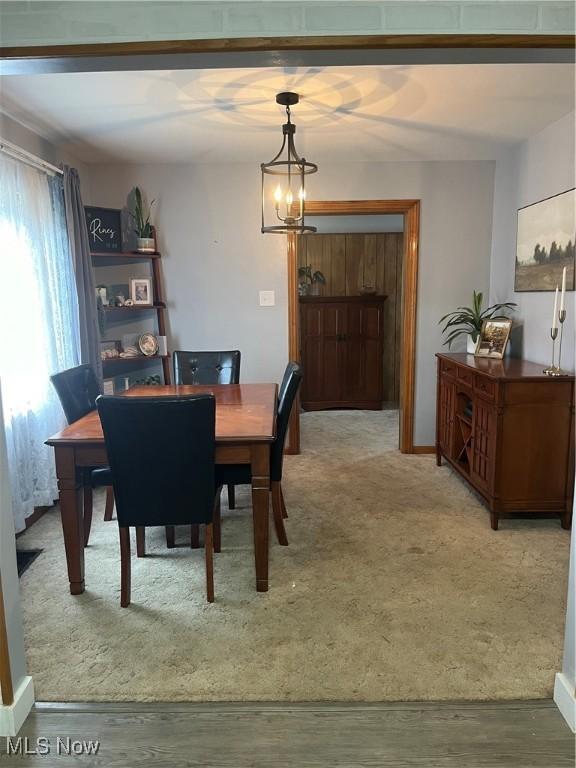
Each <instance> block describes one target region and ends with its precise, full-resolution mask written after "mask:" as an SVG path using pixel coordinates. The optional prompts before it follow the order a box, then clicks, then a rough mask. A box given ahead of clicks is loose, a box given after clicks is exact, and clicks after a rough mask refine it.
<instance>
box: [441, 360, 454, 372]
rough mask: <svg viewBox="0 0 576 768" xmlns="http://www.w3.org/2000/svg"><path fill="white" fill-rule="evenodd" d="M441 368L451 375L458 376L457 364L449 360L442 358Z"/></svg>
mask: <svg viewBox="0 0 576 768" xmlns="http://www.w3.org/2000/svg"><path fill="white" fill-rule="evenodd" d="M440 370H441V371H442V373H447V374H448V375H449V376H456V364H455V363H451V362H450V361H449V360H440Z"/></svg>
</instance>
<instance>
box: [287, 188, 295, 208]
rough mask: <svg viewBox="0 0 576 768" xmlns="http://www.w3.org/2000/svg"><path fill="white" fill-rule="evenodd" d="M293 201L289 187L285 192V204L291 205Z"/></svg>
mask: <svg viewBox="0 0 576 768" xmlns="http://www.w3.org/2000/svg"><path fill="white" fill-rule="evenodd" d="M293 202H294V196H293V195H292V190H291V189H289V190H288V192H286V205H292V203H293Z"/></svg>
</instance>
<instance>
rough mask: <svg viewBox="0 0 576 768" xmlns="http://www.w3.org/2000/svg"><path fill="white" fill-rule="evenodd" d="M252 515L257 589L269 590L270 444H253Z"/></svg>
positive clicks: (260, 590)
mask: <svg viewBox="0 0 576 768" xmlns="http://www.w3.org/2000/svg"><path fill="white" fill-rule="evenodd" d="M251 454H252V462H251V463H252V516H253V521H254V522H253V525H254V560H255V563H256V591H257V592H267V591H268V539H269V537H268V522H269V509H270V508H269V504H270V446H269V445H268V443H263V444H262V445H253V446H252V451H251Z"/></svg>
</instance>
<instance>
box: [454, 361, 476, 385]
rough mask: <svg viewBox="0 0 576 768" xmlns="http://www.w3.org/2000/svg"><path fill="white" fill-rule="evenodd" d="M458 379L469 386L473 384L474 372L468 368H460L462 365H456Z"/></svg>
mask: <svg viewBox="0 0 576 768" xmlns="http://www.w3.org/2000/svg"><path fill="white" fill-rule="evenodd" d="M457 376H458V381H461V382H462V384H466V385H468V386H469V387H472V385H473V384H474V374H473V373H472V371H471V370H470V369H469V368H462V366H460V365H459V366H458V373H457Z"/></svg>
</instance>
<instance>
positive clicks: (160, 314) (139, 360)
mask: <svg viewBox="0 0 576 768" xmlns="http://www.w3.org/2000/svg"><path fill="white" fill-rule="evenodd" d="M91 256H92V266H93V268H94V269H95V270H98V268H104V267H113V266H119V265H122V264H130V263H133V262H145V261H148V262H149V263H150V265H151V281H152V298H153V304H148V305H144V304H141V305H137V306H134V305H132V306H128V307H125V306H122V307H113V306H106V307H102V310H103V311H104V312H105V313H106V314H107V315H110V316H112V315H120V316H122V315H123V316H125V317H126V318H134V319H136V318H137V317H138V315H142V314H143V313H147V312H154V313H155V314H156V323H157V326H158V335H159V336H166V317H165V313H166V302H165V300H164V290H163V282H162V273H161V271H160V261H161V258H162V254H161V253H159V252H158V251H156V252H154V253H140V252H138V251H123V252H121V253H109V252H93V253H91ZM95 282H96V284H99V282H100V281H99V280H98V279H96V280H95ZM148 330H149V329H148V328H143V329H142V332H145V331H148ZM158 361H160V363H161V366H162V373H163V376H164V383H165V384H170V381H171V378H170V354H166V355H151V356H146V355H142V356H137V357H112V358H108V359H106V360H103V361H102V366H103V371H104V376H110V375H114V376H118V375H120V374H121V373H122V372H123V370H126V372H127V373H128V372H129V371H131V370H132V371H133V370H134V369H135V367H136V366H140V367H142V366H147V365H149V364H150V363H154V362H156V363H158Z"/></svg>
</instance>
